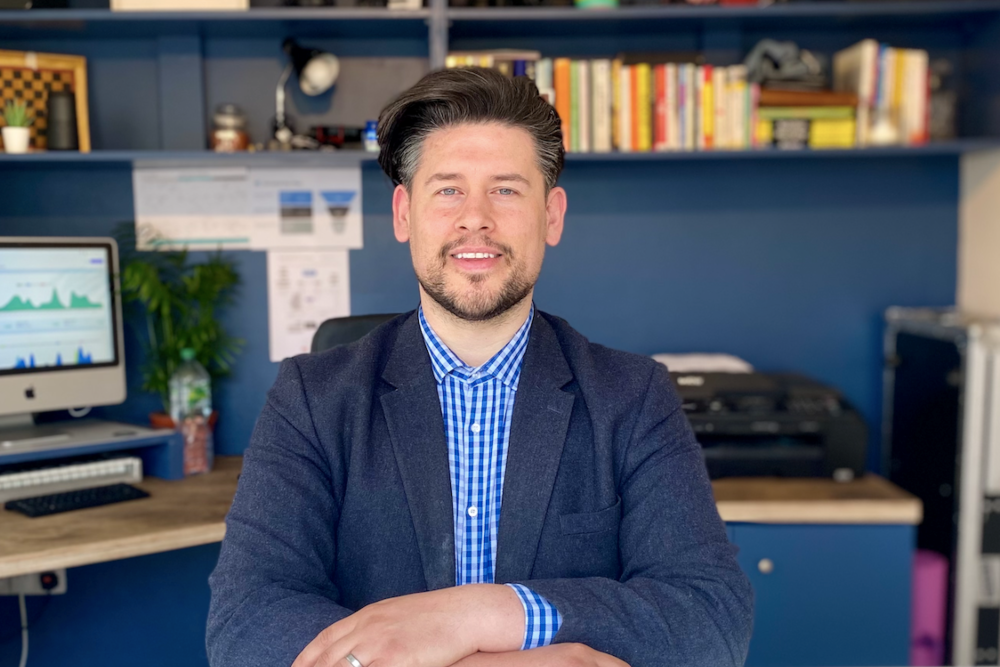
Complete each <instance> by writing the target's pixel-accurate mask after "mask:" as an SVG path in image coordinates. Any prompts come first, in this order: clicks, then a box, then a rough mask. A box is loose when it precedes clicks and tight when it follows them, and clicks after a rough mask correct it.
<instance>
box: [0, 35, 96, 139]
mask: <svg viewBox="0 0 1000 667" xmlns="http://www.w3.org/2000/svg"><path fill="white" fill-rule="evenodd" d="M86 72H87V70H86V59H85V58H83V57H80V56H66V55H57V54H45V53H30V52H21V51H0V112H2V109H3V108H4V107H5V106H6V105H7V102H8V101H10V100H23V101H24V102H26V103H27V105H28V112H29V114H30V115H31V116H32V118H34V122H33V123H32V124H31V142H30V146H31V150H35V151H41V150H45V149H46V148H47V145H46V137H47V134H48V132H47V130H48V114H47V106H48V100H49V95H50V94H51V93H55V92H62V91H71V92H73V94H74V95H75V96H76V111H77V133H78V141H79V146H80V150H81V151H82V152H88V151H89V150H90V132H89V118H88V114H87V74H86ZM0 145H2V144H0Z"/></svg>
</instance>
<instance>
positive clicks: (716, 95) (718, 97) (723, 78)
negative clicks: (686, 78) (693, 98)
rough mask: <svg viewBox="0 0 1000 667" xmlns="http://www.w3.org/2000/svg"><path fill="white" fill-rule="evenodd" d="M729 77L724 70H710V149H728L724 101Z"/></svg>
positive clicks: (717, 68) (721, 68)
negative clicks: (712, 130) (711, 133)
mask: <svg viewBox="0 0 1000 667" xmlns="http://www.w3.org/2000/svg"><path fill="white" fill-rule="evenodd" d="M728 88H729V77H728V72H727V70H726V68H724V67H714V68H712V108H711V111H710V113H712V128H713V129H714V141H713V144H712V148H717V149H726V148H729V120H728V118H727V111H728V109H727V105H726V100H727V98H728V95H729V90H728Z"/></svg>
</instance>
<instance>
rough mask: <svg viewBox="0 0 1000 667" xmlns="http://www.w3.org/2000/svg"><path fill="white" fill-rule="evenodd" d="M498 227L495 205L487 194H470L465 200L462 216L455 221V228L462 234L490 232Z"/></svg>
mask: <svg viewBox="0 0 1000 667" xmlns="http://www.w3.org/2000/svg"><path fill="white" fill-rule="evenodd" d="M495 226H496V223H495V222H494V220H493V205H492V202H491V201H490V196H489V194H487V193H474V194H469V195H468V196H467V197H466V199H465V206H463V207H462V212H461V215H459V216H458V217H457V218H456V219H455V227H456V229H458V230H459V231H461V232H471V233H475V232H488V231H490V230H492V229H493V228H494V227H495Z"/></svg>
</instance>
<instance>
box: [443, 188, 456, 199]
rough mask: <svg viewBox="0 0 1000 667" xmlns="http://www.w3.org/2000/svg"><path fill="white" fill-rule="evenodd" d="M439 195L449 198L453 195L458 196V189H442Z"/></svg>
mask: <svg viewBox="0 0 1000 667" xmlns="http://www.w3.org/2000/svg"><path fill="white" fill-rule="evenodd" d="M439 194H442V195H447V196H449V197H450V196H451V195H454V194H458V189H457V188H442V189H441V190H440V191H439Z"/></svg>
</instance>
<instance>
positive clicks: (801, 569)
mask: <svg viewBox="0 0 1000 667" xmlns="http://www.w3.org/2000/svg"><path fill="white" fill-rule="evenodd" d="M728 528H729V530H730V536H731V538H732V540H733V542H734V543H735V544H736V545H737V546H738V547H739V548H740V554H739V562H740V566H741V567H742V568H743V570H744V571H745V572H746V573H747V575H748V576H749V577H750V581H751V583H752V584H753V588H754V594H755V599H756V614H755V622H754V635H753V639H752V640H751V642H750V655H749V657H748V658H747V665H748V666H749V667H782V666H788V667H792V666H794V667H811V666H813V665H817V666H819V665H840V666H841V667H850V666H853V665H906V664H908V663H909V643H910V642H909V637H910V586H911V570H912V559H913V550H914V544H915V535H916V533H915V529H914V528H913V527H912V526H885V525H882V526H856V525H851V526H847V525H835V526H830V525H823V526H819V525H811V526H805V525H762V524H730V525H729V526H728Z"/></svg>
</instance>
